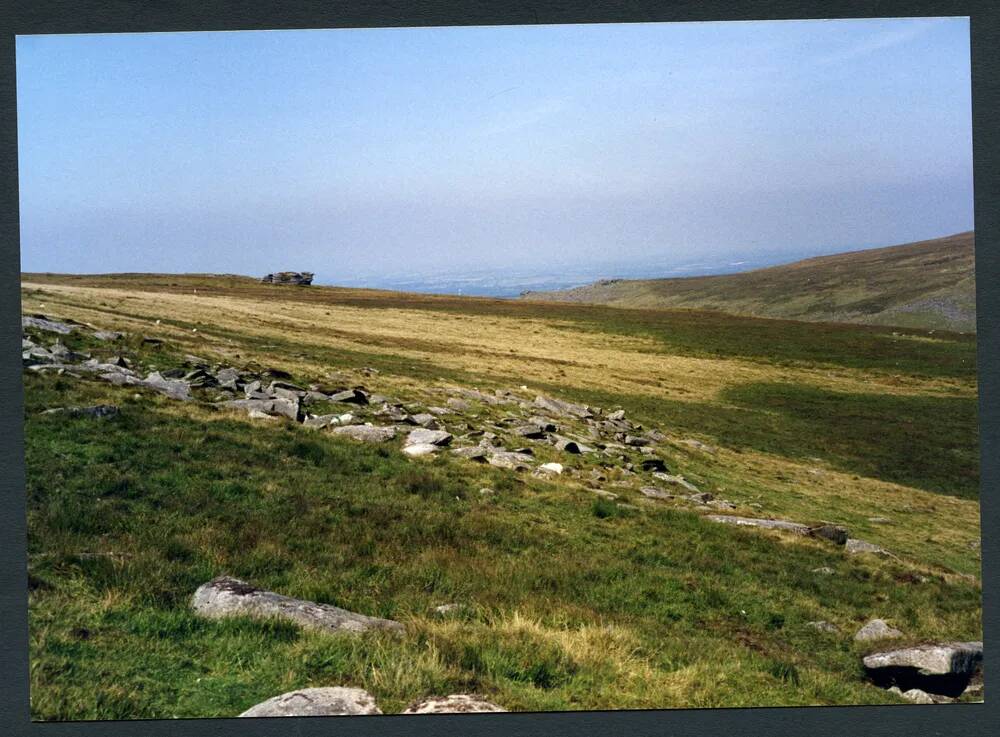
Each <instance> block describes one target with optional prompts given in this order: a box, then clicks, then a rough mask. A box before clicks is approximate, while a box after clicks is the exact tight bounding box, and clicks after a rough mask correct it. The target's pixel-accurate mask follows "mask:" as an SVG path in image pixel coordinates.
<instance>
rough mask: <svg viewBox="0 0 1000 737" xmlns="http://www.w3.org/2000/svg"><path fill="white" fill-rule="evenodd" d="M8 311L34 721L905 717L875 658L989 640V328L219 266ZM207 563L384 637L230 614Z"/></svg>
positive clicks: (100, 285) (128, 280)
mask: <svg viewBox="0 0 1000 737" xmlns="http://www.w3.org/2000/svg"><path fill="white" fill-rule="evenodd" d="M21 297H22V304H23V313H24V319H23V340H24V342H23V344H22V348H23V353H22V356H23V362H24V371H23V374H24V390H25V457H26V469H27V486H26V500H27V507H28V529H29V542H28V555H29V589H30V590H29V607H30V609H29V612H30V625H31V628H30V638H31V639H30V657H31V668H30V678H31V713H32V717H33V718H34V719H37V720H71V719H72V720H85V719H134V718H170V717H181V718H194V717H230V716H235V715H238V714H240V713H242V712H243V711H244V710H247V709H249V708H251V707H253V706H254V705H255V704H258V703H260V702H263V701H265V700H267V699H269V698H271V697H274V696H276V695H278V694H282V693H285V692H288V691H291V690H293V689H301V688H305V687H352V688H361V689H365V690H366V691H368V692H369V693H370V694H372V696H373V698H374V700H375V702H376V703H377V704H378V707H379V708H380V709H381V710H382V711H383V712H384V713H387V714H389V713H399V712H401V711H403V710H404V709H406V708H407V707H408V706H411V705H413V704H414V703H415V702H417V701H419V700H422V699H425V698H428V697H432V696H442V695H448V694H476V695H479V696H481V697H483V698H485V699H488V700H489V701H490V702H491V703H494V704H497V705H499V706H500V707H502V708H504V709H507V710H510V711H539V710H566V709H623V708H627V709H642V708H682V707H736V706H777V705H813V704H815V705H823V704H888V703H900V704H902V703H909V702H908V701H907V698H904V697H903V696H901V695H900V694H899V693H898V692H893V691H890V690H888V689H887V688H885V685H886V684H885V683H880V682H876V680H875V678H874V677H871V676H870V675H869V674H868V672H867V671H866V670H864V668H863V667H862V662H863V661H862V659H863V658H864V657H865V656H869V655H870V654H871V653H872V652H873V651H878V650H884V649H886V648H888V647H903V646H909V645H914V644H917V643H925V642H938V641H962V642H966V641H978V640H981V639H982V621H981V610H980V599H981V578H980V577H981V572H980V562H981V561H980V551H979V540H980V529H979V519H980V507H979V465H978V458H979V455H978V454H979V449H978V425H977V415H976V412H977V380H976V344H975V337H974V336H971V335H962V334H958V333H952V332H947V331H936V332H935V334H934V335H932V336H928V335H927V334H926V331H921V330H908V329H899V328H895V329H893V328H883V327H877V326H862V325H848V324H831V323H816V324H814V323H804V322H796V321H789V320H772V319H760V318H753V317H742V316H734V315H728V314H723V313H719V312H702V311H696V310H662V309H656V310H644V309H633V310H622V309H617V308H613V307H606V306H601V305H582V304H570V303H544V302H531V301H515V300H492V299H469V298H458V297H446V296H434V295H410V294H402V293H393V292H384V291H374V290H359V289H336V288H328V287H315V286H313V287H308V288H302V287H291V286H278V285H267V284H261V283H260V282H259V281H257V280H252V279H244V278H238V277H232V276H226V277H212V276H210V275H199V276H183V275H142V274H128V275H105V276H55V275H43V274H30V275H29V274H25V275H22V293H21ZM43 316H44V317H43ZM98 408H99V409H98ZM733 517H740V518H744V520H746V519H749V520H753V521H755V523H756V524H774V521H776V520H777V521H778V524H779V525H782V524H784V527H782V528H781V529H778V530H770V529H757V528H753V527H747V526H737V525H734V524H730V523H731V522H732V518H733ZM785 523H787V524H785ZM845 537H846V538H849V539H848V540H845V539H844V538H845ZM221 576H231V577H235V578H238V579H240V581H243V582H247V586H246V587H245V588H246V590H247V591H251V592H252V591H256V589H255V588H253V587H260V588H261V589H264V590H266V591H269V592H276V593H279V594H281V595H284V596H289V597H294V598H296V599H303V600H307V601H309V602H317V603H319V604H323V605H327V606H335V607H341V608H343V609H346V610H348V611H349V612H353V613H356V614H359V615H364V616H366V617H369V618H381V619H383V620H390V621H391V622H392V623H394V624H393V627H392V628H391V629H390V628H385V629H371V630H365V631H361V632H344V631H326V630H319V629H310V628H309V627H304V626H300V625H299V624H298V623H295V622H291V621H288V620H285V619H274V618H272V619H260V618H255V617H253V616H249V615H248V614H247V613H246V612H244V613H243V615H242V616H239V615H235V616H230V617H226V618H219V619H213V618H210V617H207V616H204V615H203V614H202V613H201V612H200V611H196V609H195V607H194V606H193V603H192V601H193V597H194V595H195V592H196V591H199V590H203V588H202V587H203V586H204V585H205V584H206V582H209V581H211V580H214V579H217V578H218V577H221ZM234 586H235V585H234ZM235 588H236V589H239V588H240V587H239V586H235ZM247 595H249V594H247ZM305 610H306V611H307V612H315V611H318V610H320V607H317V606H313V607H311V608H309V607H306V608H305ZM874 619H882V620H885V622H887V623H888V625H889V626H891V627H892V628H895V630H897V631H898V632H897V633H896V634H895V635H893V637H894V638H895V639H886V638H885V637H884V636H883V637H882V639H871V640H863V639H856V633H858V632H859V631H860V630H862V628H863V627H865V626H866V623H869V622H870V621H871V620H874ZM869 629H871V628H870V627H869ZM975 685H976V684H973V686H975ZM949 698H950V697H949ZM959 698H960V700H965V701H968V700H977V699H980V698H982V696H981V691H980V692H977V691H976V690H975V688H973V689H970V690H969V691H968V692H966V693H964V694H963V695H961V696H960V697H959Z"/></svg>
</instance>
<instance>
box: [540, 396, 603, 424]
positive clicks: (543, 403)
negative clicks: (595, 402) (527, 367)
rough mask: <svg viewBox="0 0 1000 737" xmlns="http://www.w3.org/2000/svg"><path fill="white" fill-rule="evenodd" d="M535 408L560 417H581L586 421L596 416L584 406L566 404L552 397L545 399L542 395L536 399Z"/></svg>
mask: <svg viewBox="0 0 1000 737" xmlns="http://www.w3.org/2000/svg"><path fill="white" fill-rule="evenodd" d="M535 406H536V407H538V408H540V409H544V410H546V411H548V412H551V413H552V414H554V415H557V416H559V417H579V418H580V419H585V418H588V417H593V416H594V413H593V412H591V411H590V408H589V407H586V406H584V405H582V404H574V403H573V402H565V401H563V400H561V399H553V398H552V397H545V396H542V395H540V394H539V395H538V396H537V397H535Z"/></svg>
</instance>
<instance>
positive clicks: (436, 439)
mask: <svg viewBox="0 0 1000 737" xmlns="http://www.w3.org/2000/svg"><path fill="white" fill-rule="evenodd" d="M451 440H452V435H451V433H449V432H445V431H444V430H427V429H425V428H420V429H419V430H411V431H410V433H409V434H408V435H407V436H406V443H405V445H438V446H444V445H448V444H449V443H450V442H451Z"/></svg>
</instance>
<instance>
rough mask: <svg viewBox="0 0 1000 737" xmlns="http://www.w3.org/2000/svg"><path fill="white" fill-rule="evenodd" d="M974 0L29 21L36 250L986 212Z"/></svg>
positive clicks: (400, 259)
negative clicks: (695, 13)
mask: <svg viewBox="0 0 1000 737" xmlns="http://www.w3.org/2000/svg"><path fill="white" fill-rule="evenodd" d="M969 65H970V62H969V45H968V22H967V20H966V19H915V20H857V21H802V22H750V23H683V24H629V25H576V26H534V27H498V28H426V29H416V28H407V29H376V30H331V31H268V32H235V33H178V34H128V35H87V36H27V37H19V38H18V40H17V94H18V136H19V147H20V157H19V168H20V197H21V258H22V266H23V268H24V270H27V271H42V270H45V271H64V272H108V271H179V272H183V271H210V272H236V273H246V274H262V273H266V272H268V271H274V270H280V269H308V270H312V271H315V272H317V278H318V279H321V280H322V281H326V282H335V281H336V280H337V279H338V278H346V277H348V276H355V275H358V274H369V273H382V274H385V275H397V274H406V273H412V272H421V271H423V272H427V271H433V270H435V269H449V270H451V269H464V268H482V267H495V266H515V267H518V268H522V267H529V268H538V269H542V270H546V269H553V270H557V269H560V268H564V267H565V266H566V265H568V264H571V265H573V266H575V267H578V266H580V265H584V266H586V265H587V264H600V263H609V262H629V261H642V262H646V261H650V262H657V263H663V264H670V263H681V262H690V261H692V260H701V261H704V260H709V261H711V260H712V259H713V258H716V257H723V256H725V257H727V258H728V257H731V255H732V254H743V253H745V254H747V255H750V256H754V255H757V254H760V253H769V254H778V255H782V254H789V255H797V254H801V253H803V252H807V251H812V252H818V251H834V250H843V249H847V248H854V247H861V246H869V245H888V244H891V243H898V242H904V241H908V240H916V239H920V238H928V237H934V236H938V235H944V234H947V233H952V232H957V231H961V230H967V229H971V228H972V151H971V98H970V83H969V75H970V68H969Z"/></svg>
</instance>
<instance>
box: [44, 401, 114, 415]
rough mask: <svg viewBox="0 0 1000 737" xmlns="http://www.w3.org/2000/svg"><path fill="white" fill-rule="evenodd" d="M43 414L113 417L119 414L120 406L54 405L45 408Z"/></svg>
mask: <svg viewBox="0 0 1000 737" xmlns="http://www.w3.org/2000/svg"><path fill="white" fill-rule="evenodd" d="M42 414H43V415H55V414H62V415H69V416H70V417H113V416H114V415H117V414H118V408H117V407H116V406H114V405H113V404H95V405H94V406H93V407H53V408H52V409H47V410H45V411H44V412H42Z"/></svg>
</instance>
